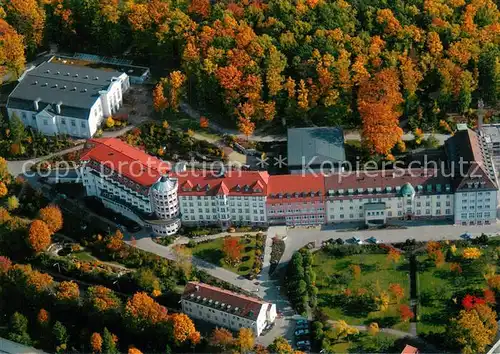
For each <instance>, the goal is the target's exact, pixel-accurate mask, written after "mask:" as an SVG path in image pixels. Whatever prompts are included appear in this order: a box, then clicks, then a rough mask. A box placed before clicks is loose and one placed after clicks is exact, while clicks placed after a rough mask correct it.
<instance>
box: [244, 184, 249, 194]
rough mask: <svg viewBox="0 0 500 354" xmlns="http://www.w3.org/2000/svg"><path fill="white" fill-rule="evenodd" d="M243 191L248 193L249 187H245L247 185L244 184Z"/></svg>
mask: <svg viewBox="0 0 500 354" xmlns="http://www.w3.org/2000/svg"><path fill="white" fill-rule="evenodd" d="M243 190H244V191H245V192H248V191H249V190H250V187H248V185H247V184H245V186H244V187H243Z"/></svg>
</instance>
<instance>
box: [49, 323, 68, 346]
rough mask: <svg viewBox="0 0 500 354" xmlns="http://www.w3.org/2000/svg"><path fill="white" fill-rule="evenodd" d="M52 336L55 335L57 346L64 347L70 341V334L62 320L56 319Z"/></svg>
mask: <svg viewBox="0 0 500 354" xmlns="http://www.w3.org/2000/svg"><path fill="white" fill-rule="evenodd" d="M52 336H53V337H54V342H55V344H56V346H57V347H59V348H61V349H64V348H65V346H66V344H67V343H68V339H69V336H68V331H67V330H66V327H65V326H64V325H63V324H62V323H61V322H59V321H56V323H54V327H52Z"/></svg>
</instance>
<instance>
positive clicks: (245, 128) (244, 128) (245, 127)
mask: <svg viewBox="0 0 500 354" xmlns="http://www.w3.org/2000/svg"><path fill="white" fill-rule="evenodd" d="M238 129H239V130H240V133H241V134H243V135H245V136H246V137H247V139H248V137H249V136H250V135H252V134H253V131H254V130H255V123H254V122H252V121H251V120H250V119H249V118H245V117H240V118H239V123H238Z"/></svg>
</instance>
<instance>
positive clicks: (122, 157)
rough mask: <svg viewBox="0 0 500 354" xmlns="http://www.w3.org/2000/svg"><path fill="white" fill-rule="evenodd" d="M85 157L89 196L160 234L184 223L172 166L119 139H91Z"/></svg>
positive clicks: (84, 177)
mask: <svg viewBox="0 0 500 354" xmlns="http://www.w3.org/2000/svg"><path fill="white" fill-rule="evenodd" d="M85 149H86V151H85V152H84V153H83V155H82V157H81V161H82V167H81V178H82V181H83V186H84V187H85V190H86V193H87V195H88V196H95V197H97V198H99V199H100V200H101V201H102V202H103V204H104V205H105V206H106V207H108V208H110V209H113V210H115V211H117V212H119V213H121V214H123V215H124V216H126V217H128V218H130V219H132V220H134V221H135V222H137V223H139V224H140V225H142V226H149V227H151V228H152V230H153V232H155V233H156V234H157V235H160V236H168V235H173V234H175V233H176V232H177V231H178V230H179V228H180V225H181V222H180V218H179V203H178V197H177V190H178V181H177V179H175V178H170V177H168V172H169V170H170V166H169V164H168V163H165V162H163V161H161V160H159V159H157V158H155V157H152V156H150V155H148V154H146V153H145V152H143V151H141V150H139V149H136V148H134V147H132V146H130V145H128V144H126V143H124V142H123V141H121V140H119V139H91V140H89V141H88V142H87V144H86V147H85Z"/></svg>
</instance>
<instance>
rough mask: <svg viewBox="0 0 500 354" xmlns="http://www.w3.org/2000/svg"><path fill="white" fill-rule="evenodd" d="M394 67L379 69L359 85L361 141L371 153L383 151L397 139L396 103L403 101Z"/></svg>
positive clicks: (382, 153) (390, 146)
mask: <svg viewBox="0 0 500 354" xmlns="http://www.w3.org/2000/svg"><path fill="white" fill-rule="evenodd" d="M399 86H400V83H399V78H398V74H397V72H396V71H395V70H394V69H389V68H388V69H382V70H381V71H379V72H378V73H376V74H375V75H374V76H373V77H372V78H371V79H368V80H365V81H364V82H362V83H361V84H360V86H359V92H358V111H359V114H360V115H361V118H362V120H363V141H364V143H365V144H366V146H367V147H368V148H369V149H370V150H371V151H372V152H375V153H378V154H381V155H387V154H389V153H390V150H391V149H392V148H393V147H394V145H396V143H397V142H398V141H399V140H401V137H402V135H403V131H402V129H401V128H400V127H399V116H400V113H399V110H398V106H399V105H400V104H401V103H402V102H403V98H402V96H401V93H400V92H399Z"/></svg>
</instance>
